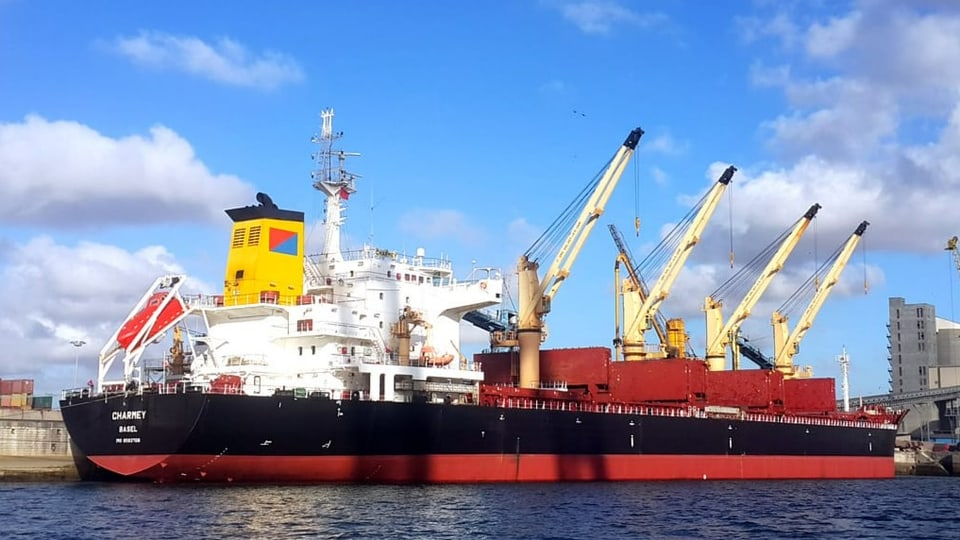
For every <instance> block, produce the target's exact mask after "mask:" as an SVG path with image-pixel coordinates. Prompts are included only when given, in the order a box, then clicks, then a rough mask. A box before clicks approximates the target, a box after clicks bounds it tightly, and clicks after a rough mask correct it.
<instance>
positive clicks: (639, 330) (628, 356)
mask: <svg viewBox="0 0 960 540" xmlns="http://www.w3.org/2000/svg"><path fill="white" fill-rule="evenodd" d="M736 171H737V168H736V167H734V166H730V167H727V169H726V170H725V171H723V174H721V175H720V178H719V179H718V180H717V183H716V184H714V185H713V187H712V188H710V191H708V192H707V194H706V195H704V197H703V199H701V200H700V210H699V211H698V212H697V213H696V215H695V216H694V217H693V219H692V221H691V222H690V224H689V226H688V227H687V230H686V232H685V233H684V235H683V237H682V238H681V239H680V243H679V244H678V245H677V248H676V249H675V250H674V252H673V255H672V256H671V257H670V260H669V261H667V264H666V265H665V266H664V269H663V271H662V272H661V273H660V277H659V278H658V279H657V282H656V283H655V284H654V285H653V288H651V289H650V294H649V295H647V298H646V299H645V300H644V301H643V304H642V305H640V307H639V308H636V307H635V306H633V308H634V309H626V308H628V307H631V306H625V310H624V311H625V313H624V317H625V320H628V321H630V323H629V325H628V326H627V327H626V328H625V331H624V333H623V357H624V359H625V360H644V359H647V358H660V357H663V356H664V355H665V351H663V350H662V348H663V347H664V346H665V344H666V343H665V342H661V344H660V347H661V350H660V351H659V352H657V353H651V352H648V351H647V350H646V341H645V340H646V338H645V335H646V332H647V330H648V329H649V328H650V326H652V325H653V321H654V320H655V319H654V316H655V315H656V313H657V310H658V309H659V308H660V305H661V304H662V303H663V301H664V300H666V298H667V296H669V295H670V288H671V287H672V286H673V282H674V281H676V279H677V276H679V275H680V269H681V268H683V264H684V263H685V262H686V260H687V257H688V256H689V255H690V252H691V251H693V247H694V246H696V245H697V243H698V242H700V235H701V234H702V233H703V229H704V228H705V227H706V225H707V222H708V221H709V220H710V216H712V215H713V212H714V210H716V208H717V204H718V203H719V202H720V197H721V196H722V195H723V192H724V191H726V189H727V186H728V185H729V184H730V181H731V180H733V173H735V172H736Z"/></svg>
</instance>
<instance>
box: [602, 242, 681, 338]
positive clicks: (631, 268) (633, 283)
mask: <svg viewBox="0 0 960 540" xmlns="http://www.w3.org/2000/svg"><path fill="white" fill-rule="evenodd" d="M608 228H609V229H610V236H612V237H613V243H614V244H616V245H617V251H619V255H617V262H616V265H617V266H615V267H614V268H615V269H616V268H617V267H618V266H619V264H620V263H621V262H622V263H623V265H624V266H626V267H627V275H628V276H629V286H628V283H627V281H626V280H625V282H624V283H617V286H618V287H620V291H621V294H624V295H625V294H628V293H632V294H635V295H636V298H637V299H638V300H639V301H640V303H642V302H644V301H645V300H646V299H647V287H646V284H644V282H643V279H641V278H640V275H639V274H637V271H636V265H635V264H634V262H633V257H631V256H630V252H629V251H628V250H627V244H626V242H624V240H623V235H622V234H620V229H617V226H616V225H614V224H613V223H611V224H610V225H609V226H608ZM618 313H619V310H618ZM653 329H654V331H655V332H656V333H657V338H658V339H659V340H660V343H666V342H667V331H666V329H664V328H663V325H662V324H660V321H658V320H657V319H656V318H654V320H653ZM619 337H620V336H617V338H619Z"/></svg>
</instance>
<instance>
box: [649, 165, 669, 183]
mask: <svg viewBox="0 0 960 540" xmlns="http://www.w3.org/2000/svg"><path fill="white" fill-rule="evenodd" d="M650 176H651V177H653V183H655V184H656V185H658V186H663V185H666V184H667V182H669V181H670V175H668V174H667V173H666V172H665V171H664V170H663V169H661V168H660V167H653V168H651V169H650Z"/></svg>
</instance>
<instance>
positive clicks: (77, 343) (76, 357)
mask: <svg viewBox="0 0 960 540" xmlns="http://www.w3.org/2000/svg"><path fill="white" fill-rule="evenodd" d="M70 344H71V345H73V346H74V347H76V349H77V350H76V351H75V352H74V353H73V387H74V388H76V387H77V372H78V371H80V347H83V346H84V345H86V344H87V342H86V341H84V340H82V339H74V340H72V341H70Z"/></svg>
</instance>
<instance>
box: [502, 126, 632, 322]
mask: <svg viewBox="0 0 960 540" xmlns="http://www.w3.org/2000/svg"><path fill="white" fill-rule="evenodd" d="M642 136H643V130H642V129H640V128H636V129H634V130H633V131H631V132H630V134H629V135H628V136H627V138H626V140H624V142H623V145H621V146H620V149H619V150H618V151H617V153H616V155H614V157H613V159H612V160H611V161H610V165H609V166H608V167H607V169H606V171H604V173H603V176H602V177H601V178H600V181H599V182H598V183H597V186H596V187H595V188H594V190H593V193H592V194H591V195H590V198H589V199H588V200H587V203H586V204H585V205H584V206H583V209H582V210H581V211H580V215H579V216H578V217H577V220H576V221H575V222H574V225H573V227H572V228H571V229H570V233H569V234H567V237H566V239H565V240H564V242H563V245H562V246H561V247H560V250H559V251H558V252H557V255H556V257H554V259H553V262H552V263H551V264H550V267H549V268H548V269H547V271H546V272H545V273H544V275H543V279H542V280H539V286H536V287H533V286H532V285H534V284H535V283H536V282H537V280H536V277H535V276H533V277H531V276H529V275H528V276H526V278H524V277H521V280H523V279H526V280H528V281H529V280H531V279H533V281H532V282H530V283H528V286H530V291H531V292H532V293H533V294H532V298H524V296H523V295H521V298H520V300H521V305H520V309H519V311H520V313H519V320H520V323H521V326H522V325H523V324H524V323H527V325H528V326H529V325H530V324H538V323H537V322H535V321H536V320H537V319H539V318H541V317H542V316H543V315H544V314H546V313H548V312H549V311H550V303H551V301H552V300H553V297H554V296H556V294H557V291H558V290H559V289H560V286H561V285H562V284H563V281H564V280H565V279H566V278H567V276H569V275H570V268H571V267H572V266H573V262H574V261H575V260H576V259H577V255H579V254H580V250H581V248H582V247H583V243H584V242H585V241H586V240H587V237H588V236H590V232H591V231H592V230H593V227H594V225H596V223H597V220H598V219H599V218H600V216H601V215H603V209H604V207H605V206H606V204H607V201H609V200H610V196H611V195H612V194H613V190H614V188H615V187H616V186H617V183H618V182H619V181H620V177H621V176H622V175H623V171H624V169H626V167H627V163H628V162H629V161H630V157H631V156H632V155H633V152H634V150H635V149H636V147H637V143H639V142H640V137H642ZM536 266H537V263H536V262H533V261H529V260H528V259H527V257H526V256H525V255H524V256H521V257H520V262H519V265H518V267H519V270H520V271H521V273H523V272H524V271H525V270H526V271H529V270H531V269H532V270H533V271H534V272H535V271H536ZM524 300H526V301H524Z"/></svg>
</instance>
